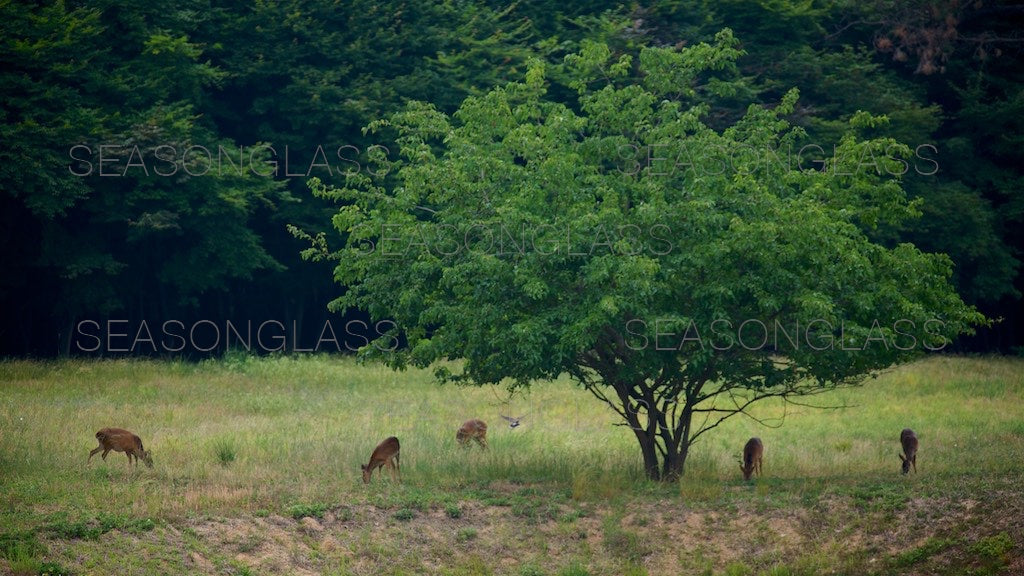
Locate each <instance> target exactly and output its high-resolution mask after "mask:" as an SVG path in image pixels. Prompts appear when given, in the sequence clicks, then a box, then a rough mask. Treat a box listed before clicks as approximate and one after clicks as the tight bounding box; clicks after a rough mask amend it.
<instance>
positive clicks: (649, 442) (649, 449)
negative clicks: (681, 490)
mask: <svg viewBox="0 0 1024 576" xmlns="http://www.w3.org/2000/svg"><path fill="white" fill-rule="evenodd" d="M634 430H635V429H634ZM635 432H636V439H637V440H638V441H639V442H640V452H641V453H642V454H643V456H644V474H646V475H647V479H648V480H654V481H658V480H661V467H660V466H659V465H658V448H657V446H656V445H655V443H656V442H657V440H655V438H654V437H653V436H649V435H648V434H647V432H645V431H643V430H635Z"/></svg>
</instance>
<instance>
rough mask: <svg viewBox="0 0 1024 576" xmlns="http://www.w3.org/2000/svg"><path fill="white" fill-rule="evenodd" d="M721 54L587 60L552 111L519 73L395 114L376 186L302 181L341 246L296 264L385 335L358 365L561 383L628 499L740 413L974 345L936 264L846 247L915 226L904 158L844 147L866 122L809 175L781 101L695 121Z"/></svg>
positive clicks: (359, 181)
mask: <svg viewBox="0 0 1024 576" xmlns="http://www.w3.org/2000/svg"><path fill="white" fill-rule="evenodd" d="M738 55H739V51H738V49H737V42H736V40H735V39H734V38H733V37H732V35H731V33H730V32H729V31H723V32H722V33H720V34H719V35H718V36H717V37H716V40H715V42H713V43H710V44H697V45H694V46H691V47H687V48H682V49H660V48H646V49H643V50H641V51H640V53H639V57H638V63H634V62H633V59H631V58H630V57H629V56H628V55H622V56H618V57H616V56H613V55H612V54H611V53H610V51H609V50H608V48H607V47H606V46H605V45H603V44H598V43H590V44H586V45H585V47H584V49H583V50H582V51H581V52H580V53H578V54H574V55H571V56H569V57H567V58H566V60H565V69H564V70H563V71H561V73H560V74H559V75H558V77H560V78H567V79H569V81H570V88H571V89H573V90H575V92H576V93H577V95H578V98H577V101H576V102H574V103H573V105H572V106H567V105H565V104H563V103H560V102H557V101H553V100H551V99H550V98H549V97H548V87H549V81H548V80H546V77H545V67H544V66H543V65H542V64H540V63H537V64H535V65H533V66H532V67H531V68H530V69H529V71H528V72H527V73H526V76H525V80H524V81H523V82H517V83H510V84H508V85H506V86H504V87H501V88H497V89H494V90H492V91H490V92H488V93H487V94H485V95H483V96H480V97H470V98H467V99H466V100H465V101H464V102H463V104H462V106H461V107H460V108H459V110H458V111H457V112H456V113H455V114H454V115H452V116H450V117H449V116H448V115H446V114H444V113H442V112H439V111H437V110H436V109H434V108H433V107H432V106H430V105H428V104H420V103H413V104H410V105H409V106H408V107H407V108H406V109H405V110H404V111H402V112H400V113H398V114H395V115H393V116H391V117H390V118H389V119H388V120H384V121H379V122H376V123H374V124H372V125H371V127H370V128H371V129H372V130H377V131H379V132H380V133H381V134H390V135H391V136H392V137H394V138H395V140H396V146H397V147H398V149H399V155H400V160H398V161H393V160H394V159H392V161H393V162H391V165H390V166H389V168H390V169H391V170H392V172H391V173H392V174H394V175H396V180H395V181H393V182H391V181H385V180H378V179H374V178H373V177H371V176H370V175H367V174H359V175H355V176H353V177H352V178H350V179H349V180H348V182H347V185H346V186H344V187H340V188H336V187H332V186H327V185H324V184H322V183H320V182H319V181H317V180H313V181H312V186H313V188H314V190H315V192H316V193H317V194H319V195H322V196H325V197H328V198H334V199H337V200H340V201H342V202H344V203H345V205H343V206H342V207H341V209H340V211H339V212H338V214H337V215H336V216H335V218H334V224H335V226H336V227H337V229H338V231H339V232H341V240H340V241H341V243H342V245H341V246H340V248H338V249H336V250H334V251H331V249H330V248H328V246H327V244H328V241H327V239H326V238H325V237H324V236H317V237H313V238H311V239H312V240H313V241H314V245H313V247H312V248H310V250H309V251H308V252H307V256H310V257H313V258H330V259H335V260H336V262H337V265H336V270H335V277H336V279H337V280H338V281H339V282H340V283H341V284H342V285H344V286H345V287H346V290H345V292H344V294H343V295H342V296H341V297H339V298H338V299H337V300H335V301H334V303H333V305H334V306H335V307H336V308H337V309H341V310H349V309H353V308H359V309H363V310H366V311H368V312H369V313H370V314H371V315H372V316H373V317H374V318H375V319H390V320H392V321H393V322H394V326H395V328H394V330H393V331H391V332H389V333H387V334H383V335H381V340H380V342H376V343H373V344H371V345H369V346H367V347H366V348H365V352H366V353H367V354H371V355H372V354H378V353H383V354H384V356H385V358H386V359H387V361H388V362H390V363H391V364H392V365H393V366H396V367H402V366H406V365H408V364H412V365H417V366H429V365H432V364H433V363H435V362H437V361H439V360H443V359H457V360H461V362H460V363H457V364H455V366H458V368H457V369H455V370H454V371H451V370H449V369H447V368H440V369H438V370H437V374H438V376H439V377H440V378H441V379H442V380H451V381H456V382H461V383H471V384H499V383H501V384H505V385H507V386H510V387H520V386H529V385H530V383H531V382H533V381H535V380H538V379H547V378H554V377H556V376H558V375H560V374H563V373H568V374H570V375H571V376H572V377H573V378H574V379H575V380H576V381H577V382H578V383H579V384H580V385H581V386H583V387H585V388H586V389H587V390H589V391H590V392H591V393H592V394H593V395H594V396H595V397H596V398H598V399H600V400H601V401H603V402H605V403H606V404H607V405H608V406H609V407H610V408H611V409H612V410H614V411H615V412H616V413H617V414H618V415H619V416H620V417H621V418H622V419H623V421H624V423H625V424H627V425H628V426H629V427H630V428H631V430H632V432H633V434H634V435H635V436H636V439H637V441H638V443H639V445H640V448H641V451H642V454H643V460H644V467H645V472H646V474H647V476H648V477H650V478H652V479H664V480H676V479H678V478H679V477H680V476H681V475H682V474H683V470H684V464H685V461H686V458H687V455H688V454H689V450H690V447H691V446H692V445H693V443H694V442H695V441H698V440H699V439H700V438H701V437H702V436H703V435H704V434H705V433H707V432H708V431H710V430H712V429H714V428H715V427H716V426H717V425H718V424H720V423H721V422H723V421H724V420H726V419H727V418H729V417H731V416H734V415H736V414H741V413H743V412H744V411H746V410H747V408H748V407H749V406H750V405H751V404H752V403H754V402H757V401H759V400H763V399H766V398H782V399H787V400H793V399H796V398H800V397H804V396H806V395H811V394H817V393H820V392H822V391H826V390H830V389H833V388H836V387H839V386H849V385H856V384H857V383H859V382H860V381H862V379H863V378H864V377H865V376H866V375H867V374H869V373H871V372H872V371H874V370H878V369H881V368H884V367H886V366H889V365H891V364H892V363H894V362H898V361H900V360H902V359H905V358H908V357H910V356H912V355H914V354H918V353H920V352H921V351H922V350H925V349H938V348H942V347H943V346H944V345H945V344H947V343H948V342H949V341H950V339H951V338H953V337H954V336H955V335H957V334H960V333H963V332H966V331H969V330H970V329H971V326H972V325H975V324H977V323H979V322H983V321H984V319H983V318H982V317H981V316H980V315H979V314H977V313H976V312H975V311H974V310H973V309H972V308H970V307H968V306H966V305H965V304H963V302H962V301H961V300H960V298H959V297H958V296H957V294H956V293H955V291H954V290H953V288H952V287H951V285H950V282H949V276H950V267H951V265H950V262H949V260H948V258H946V257H945V256H942V255H935V254H927V253H923V252H921V251H919V250H918V249H916V248H915V247H914V246H912V245H909V244H899V245H896V246H893V247H886V246H883V245H880V244H878V243H876V242H874V241H872V239H871V236H870V235H869V234H868V232H870V231H871V230H873V229H875V228H876V227H878V226H881V225H883V224H885V223H886V222H893V221H900V220H904V219H907V218H912V217H914V216H915V215H917V214H918V210H917V208H916V206H915V205H914V203H912V202H910V201H908V199H907V197H906V195H905V193H904V191H903V189H902V188H901V186H900V175H901V174H902V173H903V172H904V170H905V167H906V165H905V164H904V162H905V160H904V158H906V157H908V156H909V155H910V154H911V151H910V150H908V149H907V148H906V147H904V146H902V145H900V144H899V143H897V142H895V141H893V140H889V139H868V140H863V139H860V138H858V137H857V136H856V134H857V133H858V132H859V131H860V130H861V129H867V128H870V126H872V125H877V124H879V123H880V122H883V119H880V118H877V117H872V116H870V115H867V114H860V115H857V116H855V117H854V118H853V120H852V121H851V124H850V126H849V130H848V132H847V134H846V135H845V136H844V137H843V138H842V140H841V142H840V144H839V145H838V146H837V149H836V151H835V155H834V156H833V157H830V158H829V159H827V160H826V161H825V163H824V164H821V163H819V164H808V163H806V162H802V161H801V157H800V156H799V154H796V153H795V151H794V148H793V147H794V145H795V144H796V143H797V142H798V140H799V138H800V136H801V130H799V129H795V128H793V127H791V126H790V125H789V124H788V123H787V122H786V121H784V120H783V119H782V118H783V117H784V116H785V115H786V114H789V113H791V112H792V110H793V108H794V106H795V103H796V100H797V95H796V92H795V91H793V92H790V93H787V94H786V95H785V96H784V97H783V98H782V99H781V101H780V102H777V103H776V106H774V107H773V108H771V109H769V108H767V107H762V106H751V107H750V108H749V109H748V111H747V113H746V114H745V115H744V116H743V117H742V118H741V119H739V120H738V121H736V122H735V123H734V124H733V125H731V126H729V127H727V128H725V129H721V130H716V129H712V128H710V127H708V126H707V125H706V124H705V123H704V122H703V120H702V118H704V117H706V116H707V115H708V114H709V112H710V108H711V107H710V106H709V105H707V104H702V103H698V93H700V95H701V98H700V99H701V100H705V99H706V97H707V96H709V95H710V96H712V97H713V96H716V95H717V96H720V97H729V96H731V95H734V94H736V93H737V85H736V83H734V82H731V81H730V80H729V79H730V77H731V71H732V69H733V66H734V62H735V59H736V57H737V56H738ZM634 65H635V66H636V68H635V70H634ZM634 78H640V79H641V80H639V81H635V80H633V79H634ZM790 151H794V153H793V154H789V152H790ZM380 161H381V162H385V161H387V159H385V158H380ZM299 234H300V235H301V232H299ZM396 338H404V339H406V340H407V342H408V346H407V347H404V348H402V349H400V350H393V348H394V346H393V345H392V343H393V342H394V341H395V339H396Z"/></svg>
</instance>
